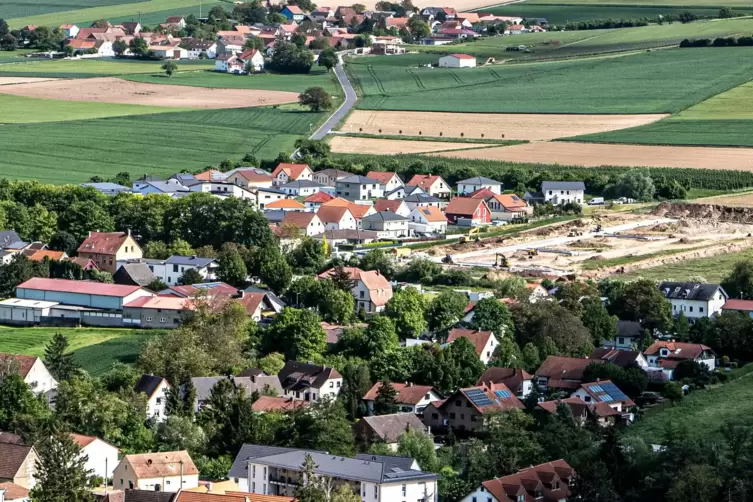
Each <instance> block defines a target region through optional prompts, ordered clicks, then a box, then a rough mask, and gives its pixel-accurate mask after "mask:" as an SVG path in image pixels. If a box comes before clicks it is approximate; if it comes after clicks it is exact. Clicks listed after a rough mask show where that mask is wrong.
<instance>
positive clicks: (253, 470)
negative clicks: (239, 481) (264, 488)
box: [251, 465, 256, 478]
mask: <svg viewBox="0 0 753 502" xmlns="http://www.w3.org/2000/svg"><path fill="white" fill-rule="evenodd" d="M251 476H252V477H254V478H255V477H256V466H255V465H254V466H252V467H251Z"/></svg>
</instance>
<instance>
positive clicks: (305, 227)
mask: <svg viewBox="0 0 753 502" xmlns="http://www.w3.org/2000/svg"><path fill="white" fill-rule="evenodd" d="M281 226H282V227H283V228H284V227H285V226H290V227H292V228H297V229H298V230H300V231H301V233H303V235H305V236H307V237H311V236H314V235H317V234H321V233H322V232H324V231H325V230H326V228H325V226H324V223H322V220H320V219H319V217H318V216H317V215H316V214H315V213H299V212H295V211H285V216H284V218H283V219H282V223H281Z"/></svg>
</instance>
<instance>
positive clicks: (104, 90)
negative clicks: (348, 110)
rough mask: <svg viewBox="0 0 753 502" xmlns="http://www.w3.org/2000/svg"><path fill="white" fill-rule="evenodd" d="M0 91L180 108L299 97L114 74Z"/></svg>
mask: <svg viewBox="0 0 753 502" xmlns="http://www.w3.org/2000/svg"><path fill="white" fill-rule="evenodd" d="M0 93H3V94H12V95H15V96H26V97H32V98H46V99H59V100H65V101H95V102H103V103H123V104H133V105H151V106H166V107H177V108H247V107H251V106H263V105H277V104H283V103H294V102H297V101H298V94H297V93H295V92H283V91H258V90H250V89H211V88H205V87H187V86H178V85H175V86H173V85H157V84H144V83H140V82H129V81H126V80H121V79H118V78H111V77H105V78H91V79H74V80H56V81H48V82H34V83H25V84H16V85H4V86H2V87H0Z"/></svg>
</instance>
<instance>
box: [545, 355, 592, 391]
mask: <svg viewBox="0 0 753 502" xmlns="http://www.w3.org/2000/svg"><path fill="white" fill-rule="evenodd" d="M603 362H604V361H601V360H593V359H587V358H577V357H562V356H549V357H547V358H546V359H545V360H544V362H543V363H541V366H539V369H538V370H536V376H537V377H538V376H543V377H548V378H552V379H556V380H578V381H580V380H581V379H582V378H583V371H584V370H585V369H586V366H588V365H589V364H591V363H595V364H602V363H603ZM579 386H580V384H578V385H576V388H577V387H579Z"/></svg>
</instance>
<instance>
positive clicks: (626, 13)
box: [480, 0, 752, 25]
mask: <svg viewBox="0 0 753 502" xmlns="http://www.w3.org/2000/svg"><path fill="white" fill-rule="evenodd" d="M604 3H605V5H577V2H575V1H572V0H564V1H561V3H554V4H553V3H547V2H545V1H541V0H534V1H529V0H526V1H525V2H522V3H516V4H512V5H505V6H500V7H492V8H484V9H480V10H483V11H484V12H491V13H492V14H495V15H497V16H518V17H522V18H542V17H543V18H546V20H547V21H548V22H549V24H550V25H564V24H566V23H568V22H578V21H590V20H602V19H614V20H622V19H625V20H638V19H650V20H652V21H654V20H656V18H657V17H658V16H659V15H662V16H666V15H668V14H672V15H675V16H677V15H678V14H680V13H681V12H692V13H693V14H695V15H697V16H703V17H716V16H717V15H718V14H719V7H713V6H708V7H687V6H685V7H681V6H667V5H654V4H652V5H616V2H612V1H611V0H609V1H606V2H604ZM725 5H726V4H725ZM741 7H743V6H741ZM744 7H745V8H738V9H736V10H738V11H744V12H746V13H750V12H751V10H752V9H751V8H750V4H748V5H745V6H744Z"/></svg>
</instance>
